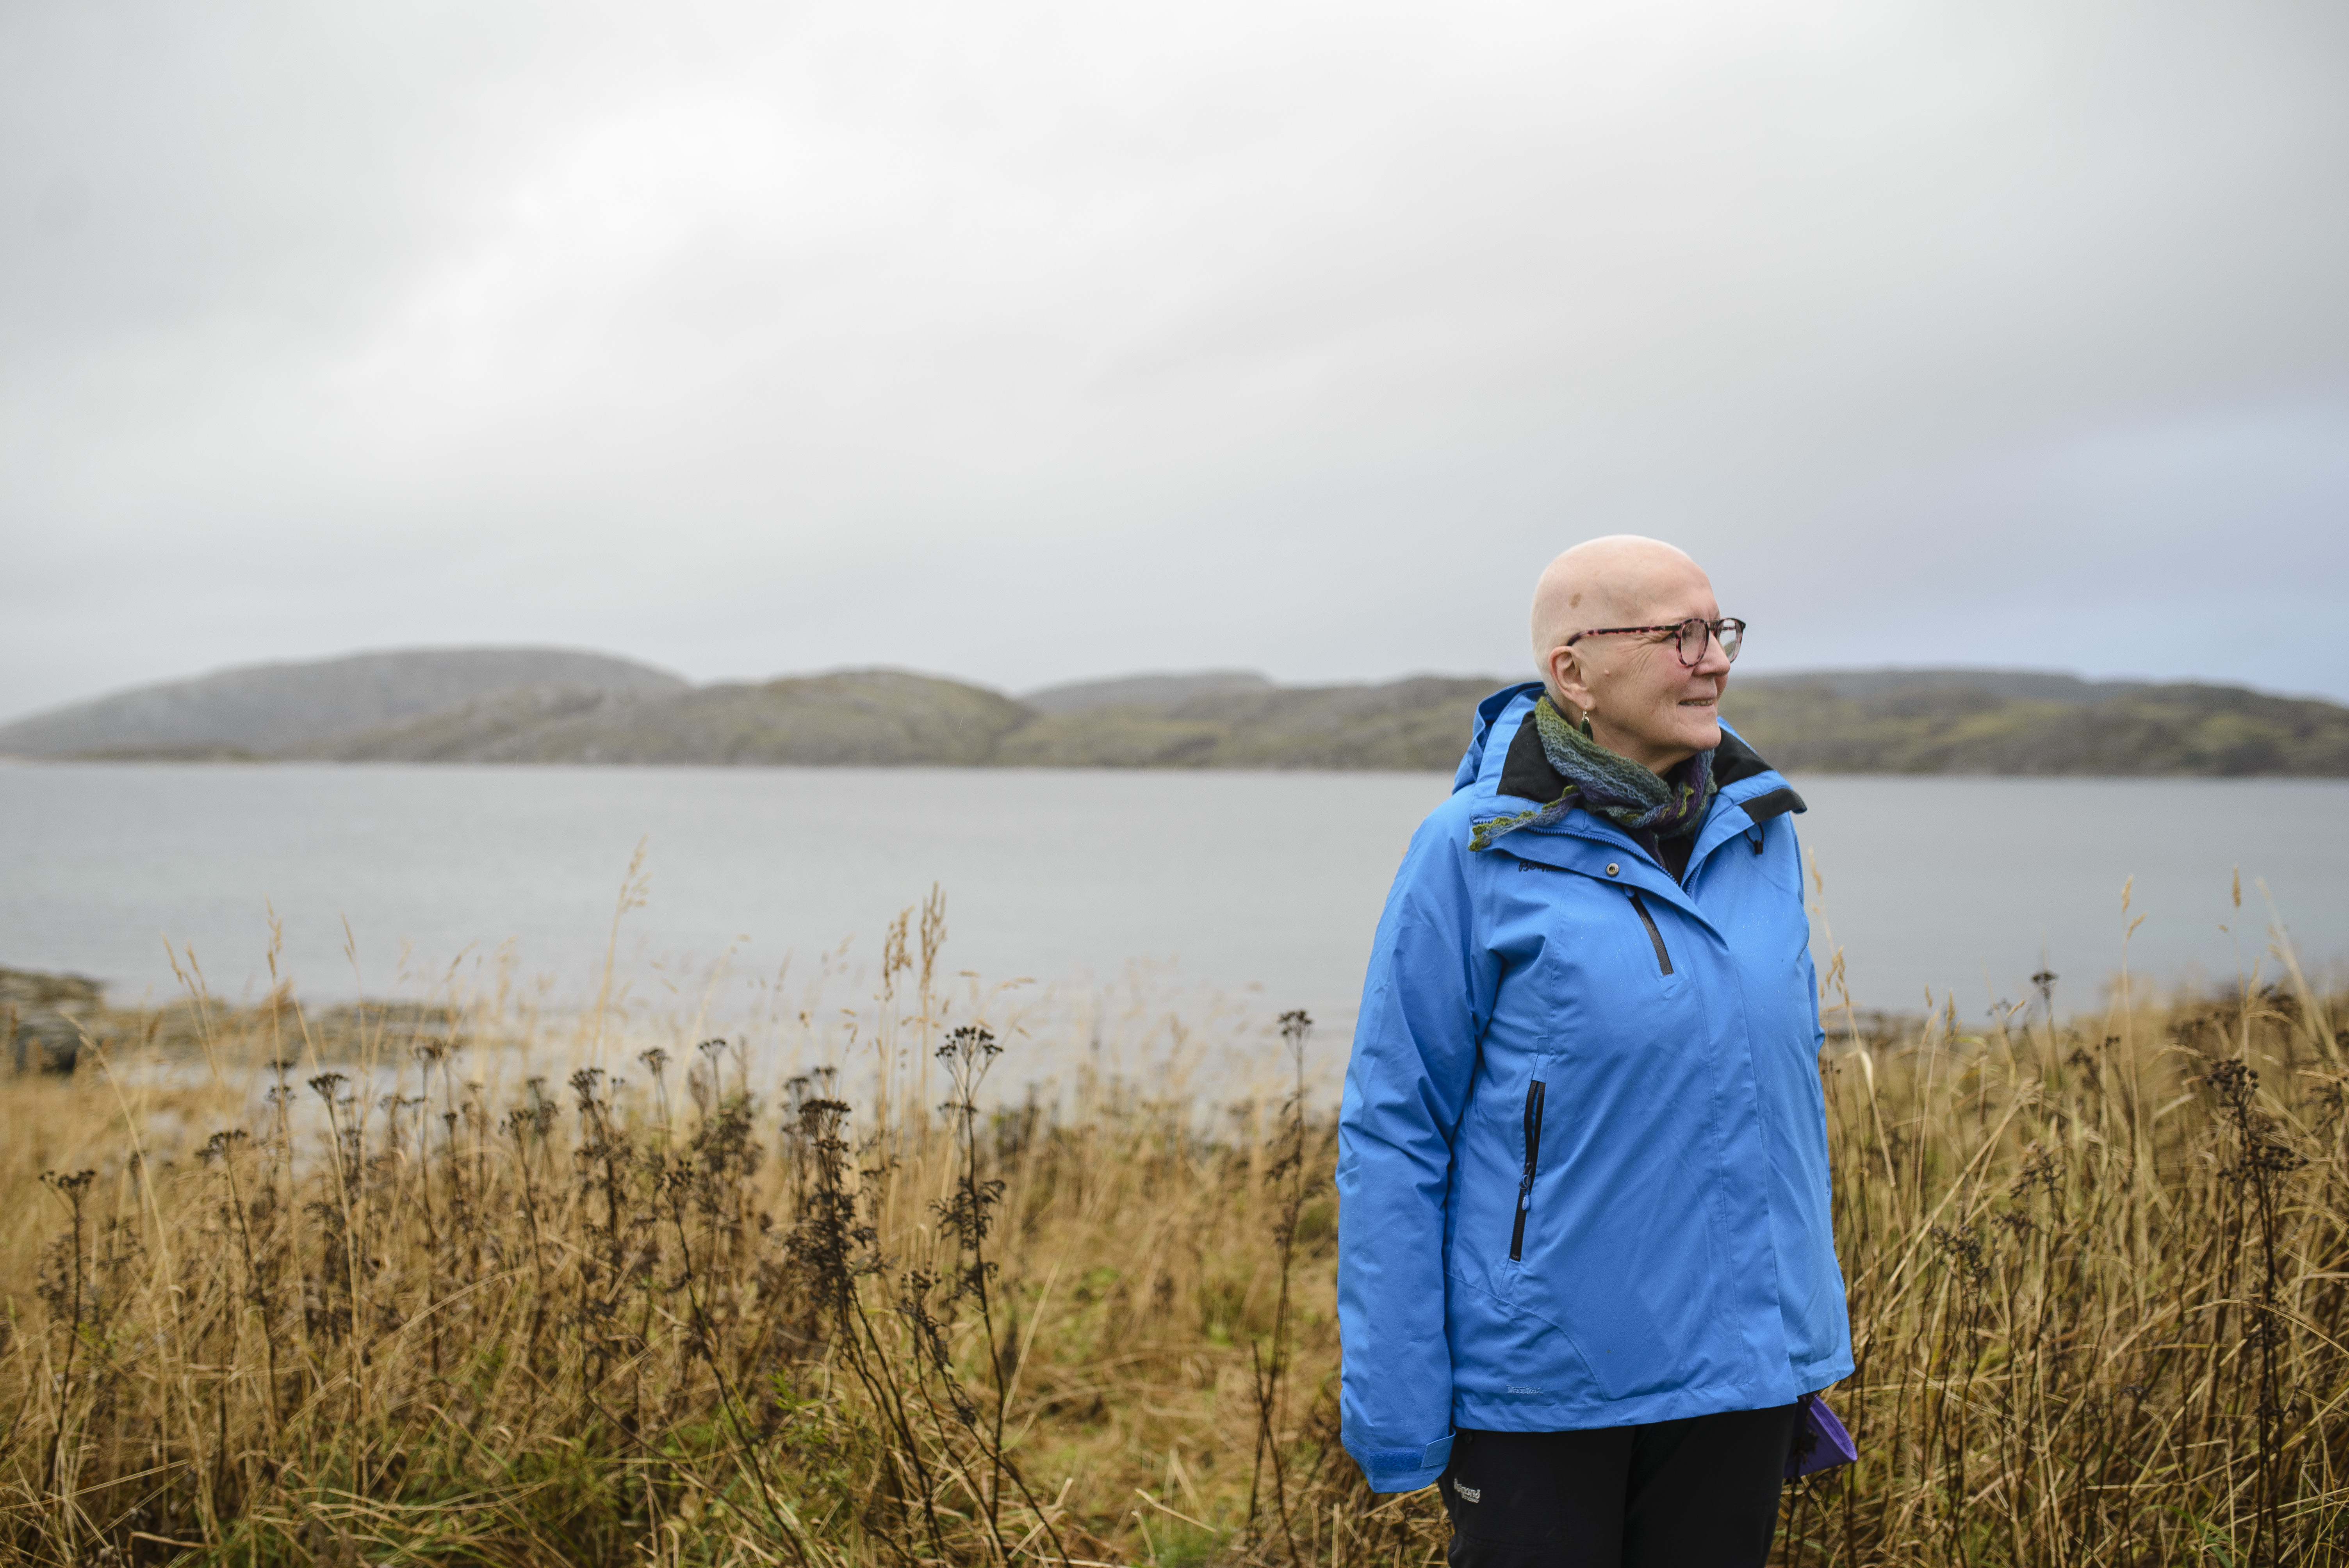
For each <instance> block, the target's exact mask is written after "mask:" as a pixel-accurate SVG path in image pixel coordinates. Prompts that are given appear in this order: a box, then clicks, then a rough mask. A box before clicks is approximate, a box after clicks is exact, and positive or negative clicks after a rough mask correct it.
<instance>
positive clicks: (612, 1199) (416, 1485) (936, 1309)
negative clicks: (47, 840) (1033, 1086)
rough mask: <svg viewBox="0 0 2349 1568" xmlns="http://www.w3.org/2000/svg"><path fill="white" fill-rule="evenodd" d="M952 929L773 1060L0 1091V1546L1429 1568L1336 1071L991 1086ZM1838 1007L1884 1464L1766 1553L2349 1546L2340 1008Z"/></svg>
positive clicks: (591, 1047) (458, 1021)
mask: <svg viewBox="0 0 2349 1568" xmlns="http://www.w3.org/2000/svg"><path fill="white" fill-rule="evenodd" d="M941 934H942V927H941V926H940V924H939V916H938V914H937V913H936V910H935V908H933V909H932V910H931V911H930V912H929V913H928V917H927V918H926V919H916V920H912V921H909V922H906V923H901V924H900V925H899V927H898V928H897V929H896V930H895V932H894V933H893V936H892V941H891V943H890V944H889V949H888V957H887V959H886V961H885V965H884V973H883V975H882V981H881V985H880V989H879V993H878V995H874V996H872V997H870V998H867V999H865V1001H864V1005H863V1006H860V1007H859V1008H858V1009H856V1012H855V1016H854V1017H853V1018H843V1019H839V1020H834V1021H833V1023H832V1024H829V1025H827V1026H825V1032H823V1034H822V1036H821V1037H822V1038H823V1040H824V1041H825V1042H826V1049H827V1050H832V1051H833V1052H834V1053H835V1054H833V1056H832V1057H831V1058H830V1059H832V1060H833V1061H834V1062H835V1063H836V1064H837V1068H838V1070H837V1071H829V1072H828V1071H824V1070H820V1069H817V1070H810V1071H808V1072H805V1073H797V1074H792V1075H790V1076H788V1077H787V1078H785V1079H784V1081H761V1078H760V1077H759V1076H758V1074H757V1073H755V1072H754V1071H753V1070H752V1068H750V1065H749V1064H750V1062H751V1061H752V1060H753V1059H754V1057H755V1055H756V1053H755V1052H752V1051H750V1050H748V1049H746V1048H745V1042H744V1041H742V1040H741V1039H740V1038H737V1039H734V1040H731V1041H729V1042H725V1043H719V1042H715V1041H713V1042H707V1043H703V1042H696V1041H691V1040H688V1039H685V1038H683V1037H678V1038H676V1039H671V1040H667V1042H666V1043H661V1042H660V1041H659V1040H658V1039H657V1037H656V1036H655V1035H653V1034H652V1033H650V1032H648V1031H647V1029H646V1028H645V1027H644V1026H641V1025H640V1024H631V1023H630V1022H629V1021H628V1020H627V1019H626V1018H625V1017H624V1016H619V1015H617V1014H613V1013H609V1012H606V1013H604V1014H598V1015H591V1016H586V1017H584V1018H567V1019H564V1020H559V1021H551V1020H549V1019H545V1018H541V1017H536V1016H532V1015H529V1014H526V1013H523V1012H521V1011H519V1010H516V1009H513V1008H512V1007H509V1006H506V1005H505V1004H504V1003H503V1002H502V1001H501V1000H500V999H498V998H495V997H492V998H465V997H453V998H450V999H449V1006H448V1010H447V1011H446V1012H445V1013H442V1014H434V1013H411V1014H409V1015H407V1023H406V1026H403V1027H401V1028H398V1029H392V1028H388V1027H385V1028H378V1029H376V1030H373V1031H370V1030H368V1029H367V1027H365V1026H364V1022H365V1020H364V1018H362V1019H361V1026H359V1027H357V1028H356V1029H352V1028H350V1027H346V1028H345V1029H344V1032H343V1034H342V1035H340V1036H339V1037H337V1042H338V1043H336V1044H333V1045H331V1046H329V1045H327V1044H326V1043H323V1042H321V1040H320V1039H319V1038H318V1037H317V1031H316V1029H315V1028H314V1027H312V1026H311V1020H309V1018H308V1017H307V1016H306V1015H305V1011H304V1010H303V1008H302V1007H301V1006H299V1005H298V1004H297V1003H296V1002H295V1001H294V1000H293V999H291V998H289V997H282V996H281V997H278V998H275V999H273V1001H272V1002H271V1003H270V1004H269V1005H267V1006H263V1007H261V1008H257V1009H248V1010H242V1011H239V1010H232V1009H228V1008H224V1007H220V1006H214V1005H211V1004H209V1003H203V1004H200V1005H196V1006H186V1007H182V1008H181V1010H180V1011H178V1012H176V1013H175V1014H174V1015H173V1017H174V1019H175V1023H174V1026H173V1027H174V1029H175V1030H176V1031H177V1032H178V1033H179V1034H180V1035H181V1036H182V1037H185V1038H187V1039H188V1040H189V1041H190V1042H191V1043H190V1045H189V1046H188V1047H185V1048H184V1049H183V1051H182V1052H181V1054H178V1055H174V1056H171V1057H169V1058H168V1059H167V1060H164V1065H163V1066H160V1067H159V1066H158V1065H157V1063H158V1061H159V1059H164V1058H161V1057H159V1052H160V1047H150V1048H148V1049H147V1050H145V1051H144V1052H143V1053H141V1052H139V1051H132V1050H129V1049H126V1048H124V1047H119V1046H118V1047H116V1048H115V1050H114V1051H112V1052H109V1053H107V1056H106V1059H103V1060H96V1061H93V1060H92V1059H90V1057H89V1056H88V1054H86V1055H85V1058H84V1062H83V1070H82V1071H80V1072H79V1073H78V1074H77V1075H76V1076H75V1077H73V1078H69V1079H57V1078H20V1079H17V1080H16V1081H13V1082H10V1083H8V1084H6V1085H5V1093H0V1194H5V1209H0V1215H5V1221H0V1223H5V1231H0V1556H5V1557H6V1558H7V1559H8V1560H10V1561H15V1562H22V1563H43V1564H49V1563H54V1564H67V1563H161V1562H186V1563H291V1564H308V1563H321V1564H347V1563H389V1562H403V1563H405V1562H432V1563H516V1564H521V1563H531V1564H538V1563H547V1564H552V1563H637V1562H657V1563H791V1564H794V1565H808V1568H813V1565H818V1564H823V1565H831V1564H835V1563H837V1564H848V1563H857V1564H864V1563H872V1564H898V1565H901V1568H914V1565H915V1564H926V1563H993V1562H999V1561H1000V1562H1007V1563H1008V1562H1012V1561H1035V1562H1039V1563H1071V1564H1079V1565H1084V1564H1101V1563H1244V1562H1245V1563H1267V1564H1274V1563H1289V1564H1298V1565H1301V1564H1304V1563H1319V1564H1329V1565H1330V1568H1351V1565H1355V1564H1361V1565H1364V1568H1367V1565H1369V1564H1373V1563H1436V1562H1440V1560H1441V1554H1442V1551H1443V1546H1444V1540H1445V1537H1446V1529H1445V1526H1444V1520H1443V1514H1442V1511H1441V1509H1440V1507H1439V1506H1438V1505H1437V1503H1436V1501H1435V1498H1434V1494H1433V1492H1432V1491H1423V1492H1420V1493H1417V1494H1414V1495H1411V1496H1406V1497H1400V1498H1378V1497H1374V1496H1372V1495H1371V1494H1370V1493H1368V1492H1367V1491H1365V1490H1364V1489H1363V1488H1362V1486H1361V1481H1360V1480H1359V1478H1358V1477H1357V1475H1356V1473H1355V1471H1354V1470H1353V1467H1352V1465H1351V1463H1350V1461H1348V1460H1346V1459H1345V1457H1344V1455H1343V1454H1342V1452H1340V1450H1339V1449H1337V1447H1336V1444H1335V1440H1334V1424H1335V1413H1334V1400H1335V1391H1336V1370H1337V1357H1338V1352H1337V1338H1336V1327H1335V1323H1334V1320H1333V1316H1332V1310H1331V1290H1332V1287H1331V1280H1332V1272H1333V1265H1334V1260H1333V1257H1332V1250H1333V1246H1334V1241H1335V1212H1334V1198H1333V1196H1332V1193H1331V1188H1330V1168H1331V1161H1332V1158H1333V1145H1334V1137H1335V1134H1334V1128H1333V1126H1332V1123H1331V1121H1330V1119H1329V1117H1328V1115H1327V1113H1326V1111H1325V1110H1323V1109H1319V1108H1318V1107H1317V1106H1315V1105H1313V1104H1310V1103H1309V1102H1308V1100H1307V1099H1306V1097H1304V1096H1303V1095H1302V1094H1301V1093H1299V1092H1298V1091H1297V1089H1296V1087H1295V1086H1297V1085H1299V1084H1301V1083H1303V1081H1304V1078H1303V1069H1302V1068H1301V1066H1297V1065H1294V1064H1293V1063H1292V1058H1291V1057H1290V1056H1289V1055H1288V1054H1287V1053H1288V1052H1296V1053H1300V1055H1299V1056H1298V1057H1296V1058H1295V1060H1296V1061H1299V1062H1301V1060H1302V1056H1301V1053H1302V1052H1304V1051H1306V1050H1308V1049H1310V1050H1313V1051H1316V1052H1323V1053H1334V1052H1339V1051H1341V1050H1342V1042H1332V1041H1324V1042H1309V1036H1308V1031H1307V1026H1306V1025H1305V1024H1304V1022H1303V1021H1302V1020H1301V1019H1299V1018H1296V1017H1293V1016H1292V1017H1291V1018H1290V1019H1289V1020H1288V1021H1287V1026H1286V1029H1285V1031H1284V1036H1283V1037H1282V1038H1281V1039H1272V1038H1267V1039H1266V1040H1265V1041H1264V1042H1263V1043H1262V1046H1261V1058H1262V1059H1263V1061H1264V1062H1265V1063H1266V1065H1267V1067H1268V1068H1274V1069H1278V1072H1279V1073H1284V1074H1287V1075H1288V1076H1287V1078H1286V1081H1287V1082H1288V1084H1289V1085H1290V1086H1291V1088H1290V1089H1289V1091H1288V1093H1287V1094H1286V1095H1284V1094H1283V1093H1282V1091H1281V1090H1279V1089H1278V1088H1275V1089H1273V1090H1271V1091H1269V1092H1258V1093H1254V1094H1249V1095H1247V1096H1245V1097H1242V1098H1238V1099H1237V1100H1235V1099H1234V1097H1233V1096H1231V1095H1230V1094H1224V1093H1218V1092H1216V1091H1215V1090H1213V1089H1212V1088H1207V1087H1206V1086H1204V1085H1203V1083H1202V1081H1201V1080H1200V1079H1198V1078H1192V1079H1190V1080H1188V1081H1181V1080H1177V1079H1174V1078H1148V1079H1139V1080H1128V1081H1119V1080H1116V1079H1112V1078H1107V1077H1104V1076H1100V1075H1093V1074H1081V1075H1079V1076H1078V1077H1077V1078H1075V1080H1074V1081H1071V1082H1068V1083H1065V1084H1062V1085H1061V1086H1060V1087H1061V1092H1060V1093H1059V1096H1058V1098H1057V1099H1055V1100H1053V1101H1052V1102H1050V1103H1049V1104H1048V1103H1040V1102H1036V1101H1030V1102H1026V1103H1022V1102H1019V1101H1018V1100H1016V1099H1015V1100H1014V1101H1012V1102H1011V1103H1009V1104H999V1102H997V1101H996V1100H994V1099H991V1098H990V1096H989V1094H988V1086H987V1083H986V1081H985V1080H986V1076H987V1073H988V1068H990V1067H998V1069H999V1070H998V1077H999V1078H1005V1079H1010V1080H1012V1081H1018V1080H1017V1078H1014V1074H1021V1068H1020V1064H1019V1061H1018V1059H1017V1056H1016V1053H1017V1052H1019V1050H1022V1049H1034V1048H1035V1047H1033V1046H1031V1045H1023V1044H1019V1043H1016V1042H1015V1041H1014V1040H1013V1039H1012V1037H1011V1031H1010V1030H1009V1029H1008V1028H1006V1027H1005V1026H1004V1025H1003V1023H1002V1021H1001V1020H1000V1019H995V1018H990V1017H988V1016H985V1014H984V1010H983V1003H984V998H983V997H977V996H971V997H966V998H965V999H962V1000H959V1001H949V1000H948V999H947V997H946V996H944V995H942V987H941V986H940V985H937V984H934V981H935V980H936V960H937V943H938V939H939V937H940V935H941ZM2267 971H2274V972H2273V973H2272V974H2271V973H2268V972H2267ZM1836 995H1837V991H1836V985H1835V976H1834V975H1832V974H1831V975H1830V976H1829V996H1830V1004H1831V1007H1830V1027H1829V1034H1830V1048H1829V1051H1828V1054H1827V1057H1826V1060H1825V1061H1824V1062H1823V1064H1822V1071H1823V1074H1824V1081H1825V1085H1826V1096H1827V1103H1828V1113H1829V1119H1830V1133H1831V1141H1832V1146H1833V1150H1834V1160H1835V1171H1836V1215H1837V1226H1838V1232H1839V1237H1840V1248H1841V1255H1842V1258H1843V1262H1844V1266H1845V1271H1846V1274H1847V1280H1848V1283H1849V1289H1850V1297H1851V1305H1852V1319H1853V1325H1854V1333H1855V1342H1856V1345H1855V1348H1856V1351H1857V1361H1858V1370H1857V1374H1856V1375H1855V1376H1854V1377H1852V1378H1851V1379H1850V1380H1849V1381H1848V1382H1847V1383H1845V1384H1844V1385H1842V1386H1840V1387H1838V1388H1837V1390H1835V1391H1834V1393H1833V1395H1832V1398H1833V1400H1834V1402H1835V1404H1836V1406H1837V1408H1838V1410H1839V1411H1840V1412H1841V1413H1842V1414H1843V1416H1844V1418H1845V1419H1846V1420H1847V1424H1848V1425H1849V1426H1850V1428H1851V1429H1852V1430H1853V1432H1854V1434H1855V1436H1856V1438H1857V1441H1858V1443H1859V1446H1860V1449H1861V1452H1862V1456H1863V1457H1862V1460H1861V1462H1860V1463H1859V1464H1857V1465H1856V1466H1852V1467H1847V1468H1846V1469H1844V1470H1836V1471H1830V1472H1827V1473H1826V1474H1825V1475H1823V1476H1821V1477H1819V1478H1816V1480H1812V1481H1809V1482H1806V1483H1803V1484H1802V1485H1801V1486H1799V1487H1797V1488H1790V1489H1789V1491H1788V1494H1787V1499H1786V1505H1785V1514H1784V1517H1783V1523H1782V1529H1781V1532H1780V1539H1779V1546H1778V1556H1777V1560H1778V1561H1780V1562H1783V1563H1806V1564H1807V1563H1851V1564H1856V1563H1885V1564H1890V1563H1935V1564H1942V1563H1948V1564H1955V1563H1979V1564H1993V1563H1996V1564H2033V1565H2040V1564H2084V1565H2085V1564H2106V1563H2110V1564H2124V1563H2126V1564H2150V1563H2198V1562H2209V1563H2236V1564H2252V1563H2343V1562H2349V1317H2345V1316H2344V1307H2349V1121H2344V1072H2343V1060H2342V1054H2341V1042H2340V1039H2339V1037H2338V1036H2337V1035H2336V1033H2335V1031H2334V1024H2335V1021H2336V1020H2338V1019H2339V1018H2341V1016H2342V1009H2343V1006H2344V999H2343V998H2341V997H2338V996H2333V997H2327V996H2324V995H2318V994H2316V993H2315V992H2313V990H2312V989H2311V988H2310V987H2309V986H2308V985H2305V984H2303V983H2302V982H2301V981H2300V980H2299V977H2298V975H2297V972H2296V970H2293V969H2292V968H2291V967H2290V966H2289V965H2288V964H2285V965H2282V967H2281V968H2279V967H2278V961H2276V960H2272V959H2271V960H2268V961H2265V964H2264V966H2263V968H2262V969H2261V970H2255V971H2254V972H2253V973H2252V974H2251V975H2247V976H2246V977H2245V979H2244V982H2243V984H2242V985H2240V986H2238V987H2236V988H2234V989H2232V990H2230V991H2229V992H2228V993H2226V994H2224V995H2193V996H2168V995H2132V994H2131V993H2130V991H2129V990H2128V989H2127V986H2126V985H2122V986H2121V987H2119V988H2117V989H2116V991H2115V993H2114V995H2113V996H2112V998H2111V1001H2110V1004H2109V1006H2106V1007H2105V1008H2103V1009H2102V1010H2099V1011H2097V1012H2095V1013H2093V1014H2088V1015H2083V1016H2075V1017H2071V1018H2064V1019H2058V1018H2053V1017H2051V1016H2048V1009H2047V1008H2046V1007H2045V1006H2044V1004H2042V1003H2036V1002H2034V1003H2031V1004H2026V1005H2024V1006H2020V1007H2017V1008H2014V1009H2012V1010H2008V1011H2003V1012H2001V1013H1999V1014H1997V1015H1995V1016H1990V1017H1988V1018H1973V1019H1963V1020H1961V1019H1959V1018H1957V1017H1956V1016H1954V1015H1952V1014H1951V1012H1949V1011H1947V1010H1944V1011H1941V1012H1940V1013H1938V1014H1936V1015H1935V1016H1931V1017H1928V1018H1920V1019H1916V1020H1911V1021H1909V1022H1907V1023H1903V1024H1899V1025H1887V1024H1883V1023H1880V1022H1876V1023H1871V1022H1868V1021H1866V1020H1860V1019H1857V1018H1854V1017H1852V1016H1848V1015H1847V1014H1846V1013H1845V1012H1843V1011H1842V1010H1840V1009H1837V1008H1835V1007H1834V1006H1833V1003H1834V1000H1835V998H1836ZM419 1019H422V1020H424V1021H425V1026H421V1027H419V1026H418V1022H417V1021H418V1020H419ZM800 1023H801V1024H802V1026H808V1020H807V1019H806V1018H805V1017H804V1016H802V1019H801V1020H800ZM811 1027H812V1026H811ZM999 1030H1000V1031H1001V1034H1000V1036H999V1034H998V1033H997V1031H999ZM816 1037H817V1036H816V1035H811V1036H810V1039H814V1038H816ZM1004 1048H1008V1049H1009V1050H1011V1051H1012V1052H1014V1053H1015V1055H1014V1057H1013V1058H1012V1059H1010V1060H1009V1062H1007V1063H1004V1064H1001V1065H1000V1066H999V1065H998V1064H997V1063H996V1060H995V1055H996V1053H997V1052H998V1050H999V1049H1004ZM118 1058H119V1059H118ZM804 1059H807V1060H810V1061H815V1060H821V1059H824V1058H823V1057H821V1056H808V1057H805V1058H804ZM174 1064H176V1065H174ZM1022 1076H1026V1075H1024V1074H1022ZM1276 1081H1278V1078H1276Z"/></svg>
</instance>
